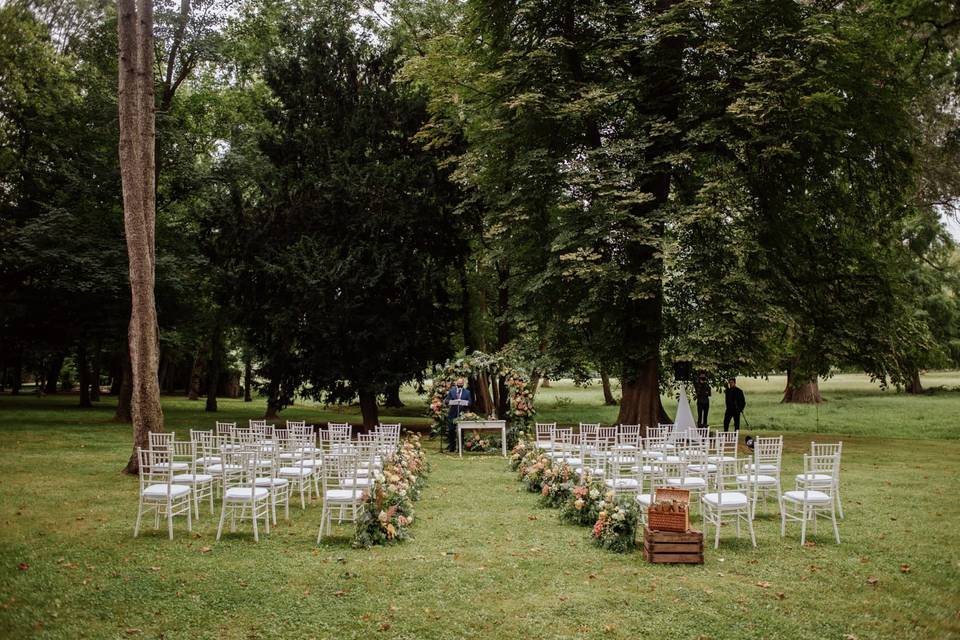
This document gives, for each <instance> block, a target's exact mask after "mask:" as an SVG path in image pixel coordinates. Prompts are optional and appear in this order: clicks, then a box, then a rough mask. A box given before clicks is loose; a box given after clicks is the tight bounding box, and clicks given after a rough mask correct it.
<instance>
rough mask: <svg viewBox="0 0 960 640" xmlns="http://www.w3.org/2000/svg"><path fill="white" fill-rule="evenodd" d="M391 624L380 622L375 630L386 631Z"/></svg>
mask: <svg viewBox="0 0 960 640" xmlns="http://www.w3.org/2000/svg"><path fill="white" fill-rule="evenodd" d="M392 626H393V625H392V624H390V623H389V622H381V623H380V626H379V627H377V631H388V630H389V629H390V627H392Z"/></svg>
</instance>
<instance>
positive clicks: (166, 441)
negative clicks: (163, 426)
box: [149, 431, 176, 450]
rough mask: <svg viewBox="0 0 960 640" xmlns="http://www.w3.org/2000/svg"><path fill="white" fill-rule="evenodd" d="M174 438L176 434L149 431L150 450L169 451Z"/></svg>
mask: <svg viewBox="0 0 960 640" xmlns="http://www.w3.org/2000/svg"><path fill="white" fill-rule="evenodd" d="M175 436H176V434H175V433H174V432H173V431H165V432H156V431H151V432H150V434H149V437H150V448H151V449H156V450H162V449H169V448H170V445H171V444H173V440H174V437H175Z"/></svg>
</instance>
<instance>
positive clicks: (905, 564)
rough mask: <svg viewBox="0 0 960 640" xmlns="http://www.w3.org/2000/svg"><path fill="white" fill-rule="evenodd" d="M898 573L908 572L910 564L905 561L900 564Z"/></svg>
mask: <svg viewBox="0 0 960 640" xmlns="http://www.w3.org/2000/svg"><path fill="white" fill-rule="evenodd" d="M900 573H910V565H908V564H907V563H903V564H902V565H900Z"/></svg>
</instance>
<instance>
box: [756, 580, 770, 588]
mask: <svg viewBox="0 0 960 640" xmlns="http://www.w3.org/2000/svg"><path fill="white" fill-rule="evenodd" d="M757 586H758V587H760V588H761V589H769V588H770V583H769V582H767V581H766V580H761V581H760V582H758V583H757Z"/></svg>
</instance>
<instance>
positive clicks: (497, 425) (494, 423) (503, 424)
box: [457, 420, 507, 458]
mask: <svg viewBox="0 0 960 640" xmlns="http://www.w3.org/2000/svg"><path fill="white" fill-rule="evenodd" d="M464 429H473V430H474V431H499V432H500V448H501V449H502V450H503V457H504V458H506V457H507V421H506V420H458V421H457V454H458V455H459V456H460V457H461V458H462V457H463V431H464Z"/></svg>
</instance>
